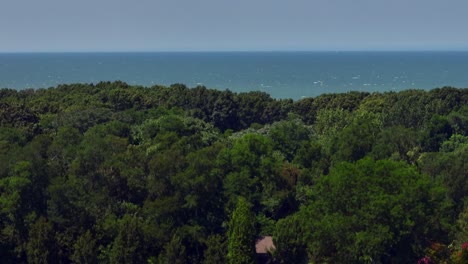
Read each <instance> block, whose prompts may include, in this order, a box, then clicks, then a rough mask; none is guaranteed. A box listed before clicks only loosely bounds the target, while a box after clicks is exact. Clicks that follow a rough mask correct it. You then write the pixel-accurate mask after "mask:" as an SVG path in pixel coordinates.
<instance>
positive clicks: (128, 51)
mask: <svg viewBox="0 0 468 264" xmlns="http://www.w3.org/2000/svg"><path fill="white" fill-rule="evenodd" d="M262 52H264V53H274V52H284V53H301V52H317V53H319V52H468V48H463V49H461V48H459V49H303V50H302V49H298V50H288V49H284V50H281V49H271V50H267V49H265V50H254V49H252V50H49V51H47V50H37V51H20V50H19V51H0V54H32V53H57V54H59V53H262Z"/></svg>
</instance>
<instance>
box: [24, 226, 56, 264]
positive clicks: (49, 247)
mask: <svg viewBox="0 0 468 264" xmlns="http://www.w3.org/2000/svg"><path fill="white" fill-rule="evenodd" d="M26 253H27V255H28V262H29V263H32V264H46V263H52V262H54V261H53V260H54V259H55V257H54V233H53V227H52V224H51V223H50V222H48V221H47V220H46V219H45V218H44V217H39V219H38V220H37V221H36V223H34V224H33V226H32V227H31V229H30V230H29V239H28V243H27V246H26Z"/></svg>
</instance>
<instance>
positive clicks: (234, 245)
mask: <svg viewBox="0 0 468 264" xmlns="http://www.w3.org/2000/svg"><path fill="white" fill-rule="evenodd" d="M250 208H251V205H249V203H248V202H247V200H246V199H245V198H243V197H239V199H238V201H237V205H236V209H235V210H234V212H233V213H232V216H231V220H230V221H229V230H228V254H227V260H228V263H229V264H251V263H255V226H254V216H253V213H252V211H251V209H250Z"/></svg>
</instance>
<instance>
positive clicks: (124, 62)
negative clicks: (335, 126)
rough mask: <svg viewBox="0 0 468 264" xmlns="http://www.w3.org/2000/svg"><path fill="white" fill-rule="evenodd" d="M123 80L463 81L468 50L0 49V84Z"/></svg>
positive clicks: (358, 84)
mask: <svg viewBox="0 0 468 264" xmlns="http://www.w3.org/2000/svg"><path fill="white" fill-rule="evenodd" d="M114 80H122V81H125V82H127V83H129V84H132V85H134V84H136V85H144V86H151V85H155V84H163V85H170V84H172V83H184V84H186V85H187V86H189V87H194V86H197V85H205V86H206V87H208V88H216V89H221V90H225V89H230V90H231V91H234V92H245V91H252V90H260V91H265V92H268V93H269V94H271V95H272V96H273V97H276V98H293V99H299V98H302V97H307V96H317V95H319V94H322V93H336V92H347V91H351V90H353V91H371V92H372V91H392V90H393V91H398V90H402V89H409V88H415V89H431V88H435V87H442V86H455V87H460V88H464V87H468V52H198V53H197V52H194V53H191V52H180V53H171V52H169V53H12V54H8V53H3V54H0V87H1V88H14V89H24V88H47V87H51V86H56V85H57V84H62V83H76V82H84V83H97V82H99V81H114Z"/></svg>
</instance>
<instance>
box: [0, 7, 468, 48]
mask: <svg viewBox="0 0 468 264" xmlns="http://www.w3.org/2000/svg"><path fill="white" fill-rule="evenodd" d="M467 11H468V0H1V2H0V52H17V51H20V52H23V51H26V52H29V51H58V52H62V51H225V50H228V51H245V50H253V51H257V50H468V15H466V12H467Z"/></svg>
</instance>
